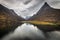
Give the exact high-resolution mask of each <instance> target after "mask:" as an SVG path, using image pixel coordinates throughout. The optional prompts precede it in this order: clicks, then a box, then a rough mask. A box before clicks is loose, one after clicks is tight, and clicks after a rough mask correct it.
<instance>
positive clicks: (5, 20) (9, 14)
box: [0, 4, 24, 37]
mask: <svg viewBox="0 0 60 40" xmlns="http://www.w3.org/2000/svg"><path fill="white" fill-rule="evenodd" d="M22 20H24V19H23V18H21V17H20V16H18V15H17V14H16V13H15V12H14V11H13V10H12V9H8V8H6V7H4V6H3V5H1V4H0V37H1V36H2V35H4V34H6V33H8V32H9V31H13V30H14V29H15V28H16V27H18V26H19V25H21V23H20V21H22Z"/></svg>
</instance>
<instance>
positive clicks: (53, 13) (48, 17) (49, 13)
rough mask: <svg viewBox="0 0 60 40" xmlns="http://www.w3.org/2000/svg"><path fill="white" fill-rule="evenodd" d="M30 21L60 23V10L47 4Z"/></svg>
mask: <svg viewBox="0 0 60 40" xmlns="http://www.w3.org/2000/svg"><path fill="white" fill-rule="evenodd" d="M28 20H38V21H51V22H59V21H60V9H53V8H51V7H50V6H49V5H48V4H47V3H45V4H44V5H43V7H42V8H41V9H40V10H39V11H38V12H37V14H36V15H34V16H32V17H31V18H30V19H28Z"/></svg>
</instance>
